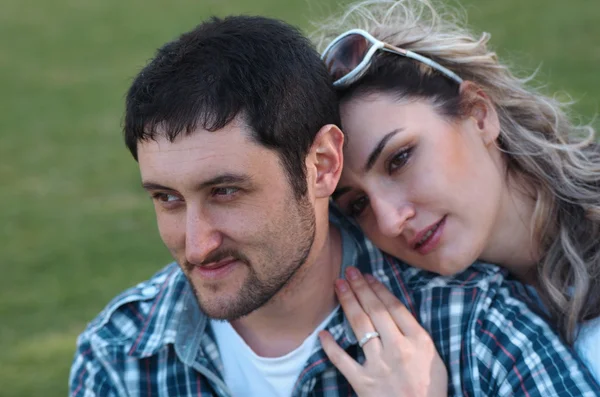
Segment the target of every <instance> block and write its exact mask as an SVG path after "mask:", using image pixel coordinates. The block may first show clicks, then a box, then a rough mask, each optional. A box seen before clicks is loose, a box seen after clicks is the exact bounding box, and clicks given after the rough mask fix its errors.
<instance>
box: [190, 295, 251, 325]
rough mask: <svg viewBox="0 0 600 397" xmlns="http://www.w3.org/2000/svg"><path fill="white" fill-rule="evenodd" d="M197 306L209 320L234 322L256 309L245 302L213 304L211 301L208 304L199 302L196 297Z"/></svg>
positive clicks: (229, 301) (199, 299)
mask: <svg viewBox="0 0 600 397" xmlns="http://www.w3.org/2000/svg"><path fill="white" fill-rule="evenodd" d="M198 305H199V306H200V310H201V311H202V312H203V313H204V314H205V315H206V316H208V317H209V318H211V319H214V320H224V321H234V320H238V319H239V318H241V317H245V316H247V315H249V314H250V313H252V312H253V311H255V310H256V309H258V308H257V307H252V306H249V305H248V304H247V302H240V301H239V300H237V301H235V300H233V301H231V300H227V301H225V300H223V301H217V302H215V301H214V299H211V301H210V302H207V301H203V300H201V298H200V297H198Z"/></svg>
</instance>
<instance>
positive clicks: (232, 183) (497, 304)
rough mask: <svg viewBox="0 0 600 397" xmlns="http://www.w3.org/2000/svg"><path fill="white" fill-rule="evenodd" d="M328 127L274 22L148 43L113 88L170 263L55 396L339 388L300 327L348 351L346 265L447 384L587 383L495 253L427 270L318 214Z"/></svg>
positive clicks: (298, 43)
mask: <svg viewBox="0 0 600 397" xmlns="http://www.w3.org/2000/svg"><path fill="white" fill-rule="evenodd" d="M336 125H339V114H338V108H337V101H336V95H335V92H334V91H333V87H332V86H331V81H330V78H329V76H328V74H327V71H326V70H325V67H324V65H322V63H321V61H320V59H319V55H318V54H317V53H316V52H315V51H314V49H313V48H312V47H311V45H310V43H309V42H308V41H307V40H306V39H305V38H304V37H302V35H301V34H300V33H299V32H298V31H297V30H295V29H293V28H291V27H290V26H288V25H286V24H284V23H281V22H278V21H274V20H270V19H265V18H260V17H230V18H226V19H223V20H220V19H213V20H210V21H208V22H205V23H203V24H202V25H200V26H199V27H197V28H196V29H194V30H193V31H191V32H189V33H186V34H184V35H182V36H181V37H180V38H179V39H177V40H176V41H174V42H171V43H168V44H166V45H165V46H164V47H163V48H161V49H160V50H159V52H158V53H157V55H156V57H155V58H154V59H153V60H152V61H151V62H150V63H149V65H148V66H146V67H145V68H144V69H143V70H142V71H141V72H140V74H139V75H138V76H137V78H136V79H135V81H134V82H133V84H132V86H131V88H130V90H129V93H128V96H127V109H126V117H125V138H126V143H127V146H128V147H129V149H130V151H131V152H132V154H133V156H134V158H136V160H138V162H139V167H140V172H141V177H142V184H143V187H144V189H145V190H146V191H147V192H148V193H149V194H150V195H151V196H152V198H153V200H154V205H155V211H156V216H157V221H158V226H159V232H160V235H161V238H162V239H163V241H164V243H165V245H166V246H167V247H168V248H169V250H170V251H171V253H172V255H173V257H174V258H175V260H176V264H171V265H169V266H167V267H166V268H165V269H163V270H162V271H160V272H159V273H158V274H157V275H155V276H154V277H152V278H151V279H150V280H149V281H146V282H144V283H141V284H139V285H138V286H137V287H135V288H132V289H130V290H128V291H126V292H124V293H123V294H122V295H120V296H118V297H117V298H116V299H115V300H113V302H112V303H110V304H109V305H108V307H107V308H106V309H105V310H104V311H103V312H102V313H101V314H100V315H99V316H98V317H97V318H96V319H95V320H94V321H93V322H92V323H90V325H89V326H88V327H87V329H86V330H85V331H84V333H83V334H82V335H81V336H80V338H79V340H78V351H77V354H76V357H75V361H74V364H73V368H72V371H71V377H70V392H71V395H72V396H88V395H102V396H137V395H144V396H146V395H148V396H192V395H194V396H198V395H201V396H213V395H215V396H230V395H234V396H240V395H247V396H268V395H283V396H285V395H294V396H309V395H310V396H320V395H322V396H339V395H344V396H346V395H351V394H353V391H352V389H351V387H350V385H349V383H348V381H347V380H346V379H344V377H343V376H342V375H341V374H340V372H339V371H337V369H336V368H335V367H334V366H333V365H332V364H331V362H330V361H329V360H328V359H327V358H326V356H325V354H324V352H323V350H322V349H321V348H320V345H319V343H318V340H317V336H316V335H317V333H318V331H320V330H323V329H326V330H328V331H329V332H330V333H331V335H333V336H334V338H335V339H336V341H337V342H338V343H339V344H340V346H341V347H342V348H343V349H344V350H345V351H346V352H348V353H349V354H350V355H351V356H353V357H354V358H355V359H356V360H358V361H359V362H363V361H364V355H363V352H362V349H360V348H359V347H358V346H357V338H356V336H355V335H354V333H353V332H352V329H351V328H350V326H349V324H348V322H347V321H346V319H345V318H344V314H343V313H342V311H341V310H340V309H339V308H338V303H337V301H336V297H335V293H334V288H333V285H334V281H335V280H336V279H337V278H339V277H340V275H341V274H343V272H344V269H346V268H348V267H349V266H357V267H359V269H360V270H362V271H363V272H367V273H373V274H375V275H377V277H379V278H380V279H381V280H383V281H384V282H385V283H386V285H387V286H388V288H390V289H391V290H392V291H393V292H394V294H395V295H396V296H397V297H398V298H399V299H400V300H401V301H402V302H403V303H404V304H406V305H407V306H408V307H409V308H411V309H412V310H413V312H414V313H415V314H416V315H417V316H418V317H419V320H420V321H422V323H423V324H424V326H425V328H426V329H427V330H428V331H429V332H430V333H431V334H432V335H433V337H434V340H435V341H436V346H437V347H438V350H439V351H440V354H441V356H442V358H443V359H444V360H445V362H446V365H447V367H448V371H449V375H450V376H449V378H450V390H449V392H450V393H451V394H469V395H478V394H495V393H501V394H525V395H531V396H533V395H539V396H541V395H558V394H560V395H563V394H562V393H566V394H567V395H569V394H572V395H583V394H585V393H589V395H594V391H593V390H596V389H595V385H593V383H592V380H591V378H590V377H589V374H587V372H586V371H585V370H583V369H582V368H581V367H580V365H579V363H578V362H577V360H575V359H574V358H573V356H572V355H571V353H570V351H569V350H568V349H566V348H564V346H563V345H562V344H561V343H560V342H559V340H558V338H557V337H556V336H555V334H554V333H552V331H551V330H550V329H549V327H548V326H547V325H546V324H545V323H544V322H543V321H542V320H540V319H539V318H538V317H537V316H535V315H533V314H532V313H531V312H530V311H529V310H528V309H527V307H526V306H524V305H523V304H521V303H519V302H518V301H516V300H515V299H512V298H511V296H510V292H509V289H510V288H509V286H508V285H507V284H505V283H504V281H503V277H502V273H500V272H499V271H498V269H497V268H495V267H492V266H486V265H481V266H479V265H475V266H474V267H473V268H471V269H470V270H468V271H467V273H465V274H462V275H460V276H458V277H457V278H441V277H437V278H436V277H434V276H432V275H430V274H426V273H424V272H421V271H418V270H416V269H411V268H409V267H407V266H405V265H404V264H401V263H397V262H393V260H392V259H391V258H387V257H384V256H383V255H382V254H381V253H380V252H378V251H377V250H375V249H374V247H373V246H372V245H371V244H370V243H369V242H368V241H366V240H365V238H364V237H363V236H362V234H360V232H359V231H358V230H357V229H356V228H354V226H353V225H351V224H349V223H348V222H347V221H346V220H344V219H343V218H342V217H341V216H340V215H339V214H338V213H337V211H335V209H331V214H329V212H330V208H329V196H330V195H331V193H332V192H333V191H334V189H335V186H336V184H337V181H338V179H339V176H340V172H341V167H342V163H343V161H342V145H343V135H342V133H341V131H340V130H339V129H338V128H337V127H336ZM411 289H412V290H411ZM362 336H363V335H358V337H359V338H362ZM535 349H538V350H537V351H536V350H535ZM567 374H568V375H567Z"/></svg>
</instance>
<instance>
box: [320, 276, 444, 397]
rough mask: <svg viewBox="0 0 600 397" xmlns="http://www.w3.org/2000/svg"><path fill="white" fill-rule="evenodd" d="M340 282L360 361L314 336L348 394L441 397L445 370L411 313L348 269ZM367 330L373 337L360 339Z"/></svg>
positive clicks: (368, 279) (324, 335) (325, 336)
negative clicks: (349, 390)
mask: <svg viewBox="0 0 600 397" xmlns="http://www.w3.org/2000/svg"><path fill="white" fill-rule="evenodd" d="M346 278H347V280H348V281H344V280H338V281H337V282H336V288H335V289H336V293H337V296H338V299H339V301H340V304H341V305H342V308H343V309H344V313H345V314H346V317H347V318H348V320H349V321H350V325H351V326H352V329H353V330H354V334H355V335H356V337H357V338H358V340H359V341H361V339H363V342H364V344H363V347H362V348H363V351H364V353H365V357H366V360H365V363H364V364H363V365H360V364H359V363H357V362H356V361H355V360H354V359H353V358H352V357H350V356H349V355H348V354H347V353H346V352H345V351H344V350H343V349H342V348H341V347H339V346H338V344H337V343H336V342H335V340H334V339H333V337H332V336H331V334H329V332H327V331H321V332H320V333H319V338H320V339H321V344H322V345H323V349H324V350H325V353H326V354H327V356H328V357H329V359H330V360H331V362H332V363H333V365H335V366H336V367H337V368H338V370H339V371H340V372H341V373H342V374H343V375H344V376H345V377H346V379H347V380H348V382H349V383H350V385H351V386H352V388H353V389H354V391H355V392H356V393H357V394H358V395H359V396H360V397H370V396H373V397H384V396H394V397H396V396H411V397H413V396H414V397H418V396H428V397H432V396H446V395H447V392H448V374H447V371H446V367H445V366H444V363H443V362H442V359H441V358H440V356H439V355H438V353H437V351H436V349H435V345H434V344H433V341H432V340H431V337H430V336H429V334H428V333H427V332H426V331H425V330H424V329H423V328H422V327H421V325H420V324H419V323H418V322H417V321H416V320H415V318H414V317H413V315H412V314H411V313H410V312H409V311H408V310H407V309H406V307H405V306H404V305H403V304H402V303H401V302H400V301H399V300H398V299H397V298H396V297H395V296H394V295H393V294H392V293H390V292H389V291H388V290H387V288H386V287H385V286H384V285H383V284H381V283H380V282H379V281H377V280H376V279H375V278H374V277H373V276H371V275H366V276H365V277H363V276H362V275H361V274H360V272H359V271H358V270H357V269H356V268H353V267H351V268H348V269H347V270H346ZM373 332H377V333H379V336H378V337H371V338H365V335H367V336H368V335H373V334H370V333H373ZM367 339H368V340H367ZM365 340H366V341H365Z"/></svg>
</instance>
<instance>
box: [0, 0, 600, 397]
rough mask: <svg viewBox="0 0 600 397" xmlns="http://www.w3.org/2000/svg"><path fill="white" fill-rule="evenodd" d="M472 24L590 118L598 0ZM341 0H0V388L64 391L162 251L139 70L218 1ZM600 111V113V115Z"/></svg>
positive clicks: (596, 88) (507, 2)
mask: <svg viewBox="0 0 600 397" xmlns="http://www.w3.org/2000/svg"><path fill="white" fill-rule="evenodd" d="M463 5H464V6H465V8H466V10H467V11H468V13H469V22H470V23H471V24H472V25H473V27H474V28H475V29H476V30H486V31H489V32H491V33H492V45H493V46H494V47H495V48H496V49H497V50H498V52H499V53H500V55H501V56H503V57H505V59H508V60H509V61H510V63H512V64H517V65H522V66H523V67H524V69H523V70H524V71H532V70H534V69H535V68H536V67H537V66H540V67H541V69H540V70H541V72H540V75H539V78H538V80H539V81H540V82H544V81H546V82H548V85H547V87H546V88H545V90H546V92H549V93H551V92H555V91H566V92H569V93H570V94H571V95H572V96H573V98H574V99H576V100H577V101H578V103H577V104H576V105H575V108H574V109H575V110H576V112H577V113H578V114H579V115H580V116H581V117H582V120H583V121H585V122H589V121H590V120H592V118H593V117H594V115H595V114H596V112H597V111H598V109H599V105H600V95H599V94H600V78H599V77H598V71H597V68H598V66H599V65H600V23H598V22H599V21H600V1H598V0H573V1H570V2H564V1H562V2H559V1H552V2H549V1H547V0H527V1H523V0H502V1H493V0H478V1H475V0H471V1H463ZM339 7H340V3H338V2H337V1H334V0H327V1H322V0H319V1H317V0H293V1H285V2H284V1H282V0H279V1H278V0H254V1H252V2H245V1H243V0H221V1H217V0H205V1H188V0H170V1H168V2H167V1H158V0H144V1H142V0H102V1H76V0H4V1H3V2H2V10H1V11H0V93H1V94H0V101H1V102H0V133H1V134H2V135H1V144H0V199H1V204H0V220H1V222H0V274H1V277H0V395H1V396H19V397H20V396H64V395H65V394H66V392H67V378H68V371H69V367H70V364H71V360H72V355H73V352H74V346H75V339H76V336H77V334H78V333H79V332H81V331H82V330H83V328H84V327H85V325H86V323H87V322H88V321H89V320H91V319H92V318H93V317H94V316H95V315H96V314H97V313H98V311H99V310H100V309H101V308H102V307H103V306H104V305H105V304H106V303H107V302H108V301H109V300H110V299H111V298H112V297H113V296H114V295H115V294H117V293H118V292H119V291H121V290H123V289H124V288H126V287H128V286H131V285H132V284H135V283H136V282H138V281H141V280H143V279H145V278H147V277H148V276H150V275H151V274H152V273H154V272H155V271H156V270H157V269H159V268H160V267H162V266H163V265H164V264H166V263H167V262H168V261H169V260H170V257H169V254H168V253H167V251H166V249H164V248H163V246H162V243H161V241H160V239H159V237H158V234H157V232H156V227H155V224H154V214H153V210H152V207H151V202H150V200H149V199H147V198H146V195H145V194H144V193H143V191H142V190H141V188H140V182H139V176H138V171H137V166H136V163H135V162H134V161H133V160H132V159H131V158H130V155H129V154H128V152H127V150H126V149H125V147H124V145H123V143H122V138H121V134H120V124H121V119H122V113H123V98H124V93H125V91H126V89H127V87H128V84H129V83H130V81H131V78H132V77H133V76H134V75H135V74H136V72H137V71H138V70H139V69H140V67H142V66H143V65H144V64H145V62H146V60H148V59H149V58H150V57H151V56H152V55H153V53H154V50H155V49H156V48H157V47H158V46H159V45H161V44H163V43H164V42H165V41H167V40H170V39H172V38H174V37H175V36H176V35H177V34H178V33H181V32H183V31H185V30H187V29H189V28H191V27H193V26H194V25H196V24H197V23H198V22H200V21H201V20H203V19H204V18H206V17H207V16H209V15H213V14H216V15H225V14H230V13H253V14H262V15H267V16H274V17H278V18H281V19H284V20H286V21H288V22H291V23H293V24H296V25H299V26H300V27H302V28H303V29H304V30H305V31H310V24H309V21H311V20H315V19H318V18H321V17H322V16H324V15H328V14H329V13H331V12H332V11H334V10H337V9H338V8H339ZM596 125H598V123H596Z"/></svg>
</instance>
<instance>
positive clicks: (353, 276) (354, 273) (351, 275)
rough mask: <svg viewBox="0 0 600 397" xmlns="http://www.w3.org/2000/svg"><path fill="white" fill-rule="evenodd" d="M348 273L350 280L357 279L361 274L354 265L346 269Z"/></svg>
mask: <svg viewBox="0 0 600 397" xmlns="http://www.w3.org/2000/svg"><path fill="white" fill-rule="evenodd" d="M346 274H347V275H348V278H349V279H350V280H356V279H357V278H358V276H359V275H360V273H359V272H358V270H357V269H356V268H354V267H349V268H348V269H346Z"/></svg>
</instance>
